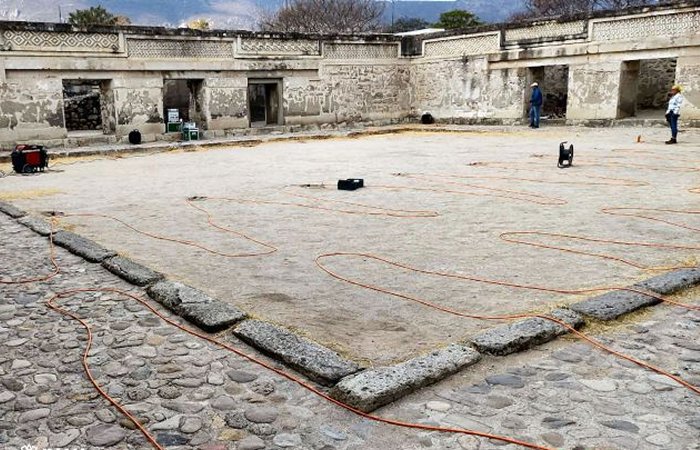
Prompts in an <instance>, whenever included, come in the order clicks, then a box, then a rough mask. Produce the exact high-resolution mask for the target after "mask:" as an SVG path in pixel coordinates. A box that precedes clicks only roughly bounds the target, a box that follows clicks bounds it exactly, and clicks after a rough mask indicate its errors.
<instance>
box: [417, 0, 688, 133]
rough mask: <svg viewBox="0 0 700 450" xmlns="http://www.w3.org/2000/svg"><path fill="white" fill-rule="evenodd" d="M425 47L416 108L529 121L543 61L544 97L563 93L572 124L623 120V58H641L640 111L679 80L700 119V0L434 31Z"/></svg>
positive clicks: (461, 117)
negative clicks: (532, 87)
mask: <svg viewBox="0 0 700 450" xmlns="http://www.w3.org/2000/svg"><path fill="white" fill-rule="evenodd" d="M420 44H421V45H422V53H421V54H420V55H418V56H416V57H415V58H413V61H412V78H411V85H412V86H411V93H412V107H413V108H415V109H416V110H419V111H429V112H431V113H432V114H433V115H434V116H435V117H437V118H438V119H440V120H445V121H451V122H466V123H470V122H474V121H482V122H483V121H489V119H493V120H498V121H500V122H506V123H507V122H509V121H510V122H516V121H520V120H522V119H523V118H524V117H525V114H526V106H527V100H528V99H529V84H530V83H531V82H532V81H535V79H534V78H533V75H532V73H533V72H534V73H540V72H541V71H540V69H542V67H546V70H544V72H543V73H544V80H541V79H538V80H536V81H539V82H540V84H542V85H543V91H544V93H545V95H546V94H547V93H548V92H550V93H551V92H555V93H566V110H567V111H566V118H567V119H568V121H569V122H570V123H574V124H575V123H581V122H584V123H585V122H590V121H593V122H595V121H607V122H609V121H611V120H614V119H619V118H623V117H625V115H624V113H623V112H622V111H621V103H622V102H624V101H626V99H625V98H624V97H625V93H626V86H625V81H626V80H625V62H626V61H634V60H639V61H641V63H640V71H639V76H638V84H637V85H635V93H633V94H632V95H633V96H635V95H636V92H637V90H636V89H638V92H639V95H638V97H639V98H638V99H633V100H635V101H636V100H638V105H637V110H641V109H646V108H648V107H653V108H654V109H658V108H659V107H661V108H663V107H664V105H665V102H666V101H667V98H666V93H667V92H668V89H669V88H670V85H671V84H673V82H674V81H675V82H677V83H680V84H683V85H684V86H685V88H686V90H685V93H684V95H685V96H686V104H685V106H684V110H683V114H682V117H683V118H685V120H686V121H691V122H692V123H697V122H698V121H699V120H700V101H699V100H700V93H698V92H697V90H696V89H697V88H696V86H697V85H698V81H697V78H696V76H697V74H698V72H699V71H700V6H699V3H698V2H685V3H679V4H678V5H677V7H675V8H673V7H666V8H644V9H639V10H638V11H636V13H635V14H630V15H629V16H624V15H617V16H611V17H607V16H601V17H592V18H590V19H587V20H573V21H568V22H559V21H556V20H551V21H541V22H533V23H531V24H529V25H527V26H522V27H519V28H517V27H514V28H506V29H501V30H498V31H495V32H493V33H492V34H490V33H488V32H482V33H474V34H470V35H461V36H460V35H457V36H454V35H448V36H445V37H441V36H437V37H432V36H431V37H428V38H426V39H424V40H423V41H422V42H421V43H420ZM414 46H415V43H414ZM675 61H677V64H676V65H674V62H675ZM567 69H568V74H565V73H564V72H565V71H567ZM540 78H542V77H540Z"/></svg>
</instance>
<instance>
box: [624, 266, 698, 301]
mask: <svg viewBox="0 0 700 450" xmlns="http://www.w3.org/2000/svg"><path fill="white" fill-rule="evenodd" d="M698 284H700V268H694V269H679V270H673V271H671V272H667V273H665V274H662V275H659V276H656V277H653V278H649V279H648V280H645V281H642V282H641V283H637V284H635V285H634V287H636V288H641V289H646V290H649V291H653V292H656V293H658V294H661V295H671V294H675V293H676V292H678V291H682V290H683V289H688V288H690V287H693V286H697V285H698Z"/></svg>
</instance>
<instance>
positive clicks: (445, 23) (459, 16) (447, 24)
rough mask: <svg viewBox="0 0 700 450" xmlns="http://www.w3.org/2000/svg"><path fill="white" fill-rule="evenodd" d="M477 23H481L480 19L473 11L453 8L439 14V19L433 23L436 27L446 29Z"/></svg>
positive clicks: (465, 26) (475, 24) (476, 24)
mask: <svg viewBox="0 0 700 450" xmlns="http://www.w3.org/2000/svg"><path fill="white" fill-rule="evenodd" d="M478 25H482V22H481V20H479V18H478V17H477V16H476V15H474V13H470V12H469V11H464V10H462V9H455V10H453V11H447V12H444V13H442V14H440V20H438V22H437V23H436V24H435V26H436V27H438V28H445V29H446V30H453V29H458V28H469V27H475V26H478Z"/></svg>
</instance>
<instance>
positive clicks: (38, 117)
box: [0, 76, 67, 146]
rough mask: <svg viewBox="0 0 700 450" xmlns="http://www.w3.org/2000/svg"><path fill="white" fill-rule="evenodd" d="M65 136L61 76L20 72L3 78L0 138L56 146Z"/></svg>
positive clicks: (0, 83) (1, 85) (14, 142)
mask: <svg viewBox="0 0 700 450" xmlns="http://www.w3.org/2000/svg"><path fill="white" fill-rule="evenodd" d="M66 136H67V131H66V128H65V121H64V117H63V83H62V81H61V79H60V78H30V77H24V76H22V77H19V76H17V77H11V78H9V79H7V80H5V82H0V142H3V143H7V145H8V146H10V145H14V144H16V143H18V142H22V143H32V144H46V145H51V146H57V145H62V141H61V140H62V139H64V138H66Z"/></svg>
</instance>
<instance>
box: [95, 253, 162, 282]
mask: <svg viewBox="0 0 700 450" xmlns="http://www.w3.org/2000/svg"><path fill="white" fill-rule="evenodd" d="M102 266H103V267H104V268H105V269H107V270H109V271H110V272H112V273H113V274H115V275H117V276H118V277H120V278H123V279H125V280H126V281H128V282H129V283H131V284H135V285H136V286H147V285H149V284H152V283H155V282H156V281H159V280H161V279H163V274H161V273H158V272H156V271H153V270H151V269H149V268H148V267H145V266H142V265H141V264H138V263H136V262H134V261H132V260H130V259H128V258H124V257H122V256H114V257H112V258H108V259H105V260H104V261H102Z"/></svg>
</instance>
